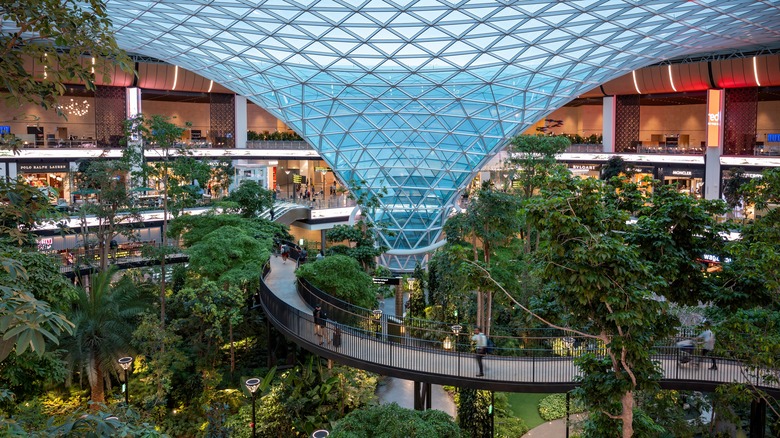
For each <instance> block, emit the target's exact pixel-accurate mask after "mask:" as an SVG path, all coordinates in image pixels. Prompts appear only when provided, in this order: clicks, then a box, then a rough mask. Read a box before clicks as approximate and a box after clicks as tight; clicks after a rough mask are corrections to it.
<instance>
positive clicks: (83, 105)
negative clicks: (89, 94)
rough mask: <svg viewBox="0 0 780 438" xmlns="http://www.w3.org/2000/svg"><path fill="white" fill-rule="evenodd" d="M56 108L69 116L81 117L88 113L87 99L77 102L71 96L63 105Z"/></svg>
mask: <svg viewBox="0 0 780 438" xmlns="http://www.w3.org/2000/svg"><path fill="white" fill-rule="evenodd" d="M58 109H59V110H60V111H61V112H63V113H65V114H67V115H69V116H77V117H82V116H85V115H87V113H89V102H88V101H87V99H84V100H83V101H82V102H79V101H77V100H73V98H71V99H70V102H68V103H66V104H65V105H58Z"/></svg>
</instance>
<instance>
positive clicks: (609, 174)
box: [601, 155, 628, 181]
mask: <svg viewBox="0 0 780 438" xmlns="http://www.w3.org/2000/svg"><path fill="white" fill-rule="evenodd" d="M621 174H622V175H627V174H628V166H627V165H626V161H625V160H624V159H623V158H622V157H621V156H620V155H613V156H611V157H609V160H607V162H606V164H604V165H603V166H601V179H603V180H604V181H609V180H611V179H612V178H614V177H616V176H619V175H621Z"/></svg>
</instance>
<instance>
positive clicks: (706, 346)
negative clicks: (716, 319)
mask: <svg viewBox="0 0 780 438" xmlns="http://www.w3.org/2000/svg"><path fill="white" fill-rule="evenodd" d="M696 339H697V340H698V341H699V342H701V352H702V354H703V355H704V356H710V359H712V366H711V367H710V369H711V370H713V371H715V370H717V369H718V364H717V363H715V356H713V355H712V350H714V349H715V334H714V333H712V330H710V322H709V321H705V322H704V331H703V332H701V334H700V335H699V336H697V337H696Z"/></svg>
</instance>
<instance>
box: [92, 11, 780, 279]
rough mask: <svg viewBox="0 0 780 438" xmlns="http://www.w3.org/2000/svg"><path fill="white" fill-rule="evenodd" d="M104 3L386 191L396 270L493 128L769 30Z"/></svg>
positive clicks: (504, 15) (764, 14) (163, 55)
mask: <svg viewBox="0 0 780 438" xmlns="http://www.w3.org/2000/svg"><path fill="white" fill-rule="evenodd" d="M107 3H108V12H109V15H110V17H112V19H113V23H114V27H115V28H116V31H117V40H118V41H119V43H120V45H121V47H122V48H124V49H127V50H128V51H132V52H136V53H140V54H144V55H148V56H153V57H156V58H158V59H162V60H165V61H167V62H170V63H172V64H177V65H180V66H182V67H184V68H187V69H189V70H192V71H194V72H197V73H199V74H201V75H203V76H205V77H207V78H209V79H213V80H214V81H216V82H218V83H220V84H222V85H224V86H226V87H228V88H230V89H232V90H233V91H235V92H236V93H239V94H241V95H245V96H247V97H248V98H249V99H250V100H252V101H253V102H255V103H257V104H258V105H261V106H262V107H264V108H265V109H267V110H268V111H269V112H271V113H272V114H274V115H275V116H276V117H278V118H280V119H281V120H283V121H284V122H285V123H286V124H287V125H288V126H290V127H292V128H293V129H295V131H297V132H298V133H299V134H301V135H302V136H303V137H304V138H305V139H306V140H307V141H308V142H309V143H310V144H311V145H312V146H313V147H314V148H315V149H316V150H317V151H319V153H320V154H321V156H322V158H323V159H324V160H325V161H326V162H327V163H328V164H329V165H330V166H331V167H332V168H333V169H334V171H335V172H336V174H337V175H338V176H339V177H340V178H341V180H342V181H344V182H348V181H350V180H357V181H365V182H366V183H365V185H366V186H367V188H368V190H370V191H371V192H373V193H379V192H380V191H381V190H382V189H383V188H386V189H387V190H388V194H387V195H385V196H384V198H383V199H382V201H381V202H382V207H381V208H380V209H379V210H377V212H376V213H375V214H374V215H373V217H372V219H373V220H375V221H378V222H379V221H381V222H382V223H384V224H385V226H386V228H387V230H388V232H385V233H383V234H382V239H384V241H385V243H386V244H387V245H388V246H390V247H391V248H392V249H393V250H394V251H391V258H393V257H394V258H393V261H392V265H393V267H395V268H400V269H413V268H414V266H411V267H410V266H408V265H407V263H408V262H410V260H413V259H414V257H409V254H413V253H415V252H416V253H423V252H425V251H426V250H427V249H430V247H431V246H432V245H434V244H435V243H436V242H437V241H438V240H439V238H440V234H441V227H442V225H443V224H444V221H445V220H446V217H447V216H448V214H449V213H450V212H451V209H452V205H453V202H454V201H455V200H456V199H457V196H458V195H459V192H460V190H461V189H463V188H464V187H465V185H466V184H467V183H468V182H469V181H470V180H471V179H472V177H473V176H474V174H475V172H476V171H478V170H479V169H480V167H481V166H482V165H483V164H484V163H486V162H487V161H488V160H489V159H490V158H491V157H492V156H493V155H494V154H495V153H497V152H498V151H499V150H500V149H501V148H503V146H504V145H505V143H506V140H507V139H508V138H509V137H511V136H512V135H514V134H516V133H518V132H522V131H523V130H524V129H526V128H527V127H528V126H529V125H531V124H533V123H534V122H536V121H537V120H538V119H540V118H542V117H544V116H545V115H546V114H548V113H549V112H551V111H553V110H555V109H556V108H558V107H560V106H562V105H563V104H565V103H566V102H568V101H569V100H571V99H572V98H574V97H576V96H577V95H578V94H580V93H583V92H585V91H588V90H590V89H592V88H593V87H595V86H597V85H599V84H601V83H604V82H606V81H607V80H609V79H612V78H614V77H617V76H620V75H622V74H625V73H627V72H630V71H631V70H633V69H636V68H639V67H642V66H644V65H648V64H652V63H656V62H658V61H660V60H663V59H668V58H673V57H678V56H683V55H687V54H698V53H705V52H710V51H719V50H724V49H733V48H750V49H755V48H760V47H762V46H764V45H776V44H777V43H778V42H780V7H778V6H777V2H775V1H773V0H764V1H760V0H729V1H709V0H700V1H696V2H682V1H671V0H663V1H661V0H642V1H636V0H591V1H587V0H582V1H566V2H562V1H539V0H537V1H534V0H523V1H520V0H517V1H490V0H461V1H444V0H440V1H435V0H365V1H360V0H344V1H342V0H265V1H263V0H257V1H248V0H221V1H210V0H157V1H133V0H108V2H107ZM392 254H396V255H392ZM402 254H403V255H402Z"/></svg>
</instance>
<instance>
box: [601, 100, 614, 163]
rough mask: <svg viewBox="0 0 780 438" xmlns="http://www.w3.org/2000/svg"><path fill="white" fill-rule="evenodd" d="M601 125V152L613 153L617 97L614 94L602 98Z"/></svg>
mask: <svg viewBox="0 0 780 438" xmlns="http://www.w3.org/2000/svg"><path fill="white" fill-rule="evenodd" d="M602 102H603V104H602V115H603V118H602V126H601V132H602V137H603V141H602V143H603V147H604V149H602V151H603V152H606V153H614V152H615V110H616V105H617V99H615V96H604V98H603V99H602Z"/></svg>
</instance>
